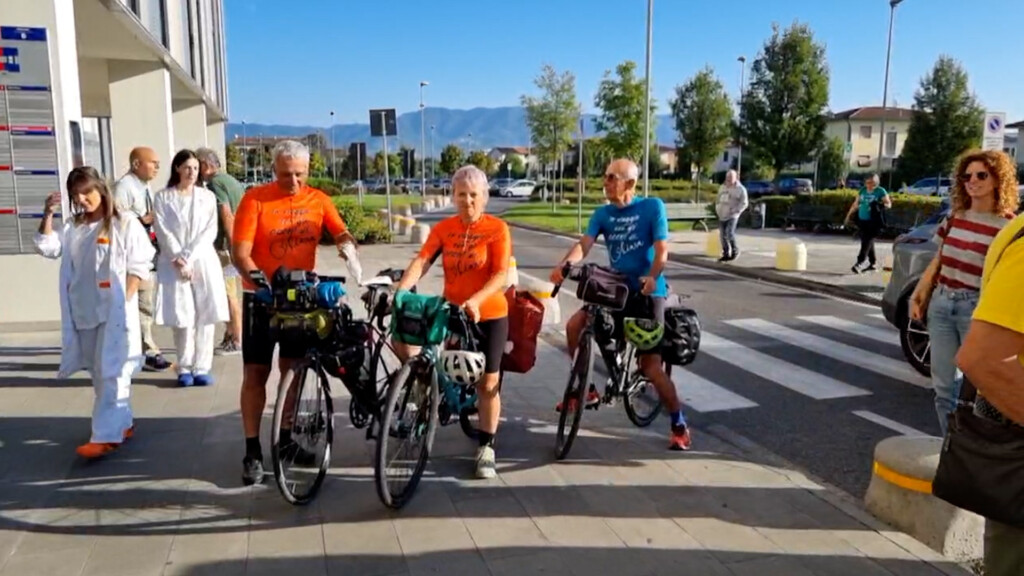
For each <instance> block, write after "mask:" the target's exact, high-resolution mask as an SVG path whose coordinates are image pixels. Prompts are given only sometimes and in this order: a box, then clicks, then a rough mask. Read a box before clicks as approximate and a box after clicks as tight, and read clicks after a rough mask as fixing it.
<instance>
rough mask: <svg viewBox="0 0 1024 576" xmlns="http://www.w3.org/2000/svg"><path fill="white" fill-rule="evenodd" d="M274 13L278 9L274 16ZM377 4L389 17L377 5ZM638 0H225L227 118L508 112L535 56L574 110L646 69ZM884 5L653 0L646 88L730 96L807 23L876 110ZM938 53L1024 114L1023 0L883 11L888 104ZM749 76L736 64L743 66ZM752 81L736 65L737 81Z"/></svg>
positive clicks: (842, 0)
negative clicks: (570, 77)
mask: <svg viewBox="0 0 1024 576" xmlns="http://www.w3.org/2000/svg"><path fill="white" fill-rule="evenodd" d="M286 6H287V7H286ZM384 6H387V7H388V10H387V11H381V10H380V8H383V7H384ZM646 6H647V2H646V1H645V0H517V1H514V2H497V1H493V0H435V1H429V2H428V1H422V0H396V1H393V2H386V3H385V2H365V1H364V2H359V1H353V0H294V1H293V2H289V3H287V4H286V3H283V2H279V1H277V0H225V12H226V20H227V46H228V75H229V91H230V106H231V120H232V121H236V122H237V121H241V120H246V121H248V122H254V123H255V122H259V123H279V124H308V125H314V126H327V125H328V124H330V116H329V112H330V111H331V110H334V111H335V113H336V116H335V120H336V122H339V123H342V122H363V123H365V122H366V121H367V119H366V118H367V110H368V109H369V108H383V107H395V108H397V109H398V110H399V112H400V113H401V112H406V111H412V110H415V109H417V107H418V104H419V81H420V80H427V81H429V82H430V86H428V87H427V89H426V102H427V105H428V106H443V107H447V108H473V107H494V106H508V105H517V104H518V103H519V97H520V95H521V94H523V93H528V92H533V91H534V86H533V78H534V77H535V76H536V75H537V73H538V72H539V70H540V68H541V66H542V65H543V64H545V63H549V64H552V65H553V66H555V67H556V68H557V69H559V70H572V71H573V72H575V74H576V82H577V84H576V85H577V94H578V97H579V99H580V101H581V102H582V103H583V106H584V109H585V110H587V111H590V110H592V109H593V97H594V92H595V91H596V89H597V85H598V83H599V82H600V80H601V77H602V75H603V74H604V72H605V70H608V69H612V68H614V66H615V65H616V64H617V63H619V62H621V61H623V60H626V59H632V60H634V61H636V62H637V63H638V65H639V66H640V69H641V71H642V70H643V65H644V53H645V51H644V48H645V42H646V38H645V24H646V17H647V12H646ZM888 19H889V5H888V2H887V1H886V0H732V1H729V0H725V1H722V0H718V1H716V0H657V1H656V2H655V4H654V50H653V57H652V68H653V73H652V79H653V82H652V90H653V95H654V97H655V98H656V99H657V101H658V104H659V108H658V112H659V113H667V111H668V106H667V101H668V99H669V98H671V97H672V95H673V94H674V87H675V86H676V85H678V84H681V83H683V82H685V81H686V80H687V79H688V78H689V77H690V76H692V75H693V74H694V73H695V72H696V71H697V70H699V69H700V68H702V67H703V66H704V65H710V66H712V67H713V68H714V69H715V71H716V72H717V73H718V74H719V76H720V78H722V80H723V82H724V83H725V85H726V87H727V88H728V90H729V92H730V94H731V95H735V93H736V91H737V90H738V86H739V75H740V71H739V63H738V62H737V61H736V58H737V57H738V56H740V55H745V56H746V57H747V59H748V66H749V65H750V63H751V62H752V61H753V59H754V57H755V56H756V54H757V52H758V50H759V49H760V47H761V46H762V45H763V43H764V40H765V39H766V38H767V37H768V36H769V35H770V34H771V25H772V23H773V22H779V23H780V24H782V25H783V26H787V25H788V24H790V23H791V22H793V21H794V20H799V21H800V22H804V23H808V24H810V25H811V27H812V28H813V30H814V32H815V37H816V39H817V40H819V41H822V42H824V43H825V45H826V48H827V56H828V61H829V66H830V69H831V77H832V82H831V106H832V109H833V110H835V111H839V110H843V109H846V108H852V107H856V106H866V105H879V104H881V100H882V84H883V77H884V66H885V49H886V34H887V27H888ZM940 54H949V55H951V56H953V57H954V58H956V59H958V60H959V61H960V62H961V63H962V64H963V65H964V66H965V67H966V69H967V71H968V73H969V75H970V80H971V86H972V88H973V90H974V91H975V92H976V93H977V95H978V97H979V98H980V100H981V102H982V104H983V105H984V106H985V107H986V108H988V109H990V110H997V111H1004V112H1006V113H1007V114H1008V115H1009V118H1008V120H1009V121H1011V122H1013V121H1019V120H1024V1H1021V0H990V1H988V2H984V3H981V2H966V1H965V0H904V2H903V3H902V4H901V5H899V7H898V8H897V11H896V24H895V31H894V37H893V56H892V68H891V77H890V85H889V93H890V105H893V99H895V103H896V104H898V105H900V106H908V107H909V106H910V105H911V104H912V102H913V95H914V91H915V89H916V88H917V85H918V82H919V81H920V78H921V77H922V76H923V75H924V74H925V73H927V72H928V71H929V70H930V69H931V67H932V65H933V64H934V62H935V60H936V58H937V57H938V56H939V55H940ZM748 70H749V69H748ZM748 77H749V72H748Z"/></svg>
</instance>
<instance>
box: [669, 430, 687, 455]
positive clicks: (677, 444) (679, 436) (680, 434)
mask: <svg viewBox="0 0 1024 576" xmlns="http://www.w3.org/2000/svg"><path fill="white" fill-rule="evenodd" d="M692 445H693V441H692V440H691V439H690V428H689V427H688V426H673V427H672V430H671V432H669V437H668V448H669V450H682V451H686V450H689V449H690V446H692Z"/></svg>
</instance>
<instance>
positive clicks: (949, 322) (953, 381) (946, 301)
mask: <svg viewBox="0 0 1024 576" xmlns="http://www.w3.org/2000/svg"><path fill="white" fill-rule="evenodd" d="M977 305H978V293H977V292H976V291H974V290H950V289H949V288H946V287H945V286H942V285H939V286H937V287H936V288H935V291H934V292H933V293H932V300H931V302H930V303H929V305H928V337H929V339H930V341H931V363H932V388H933V389H934V390H935V412H936V413H937V414H938V416H939V428H940V429H941V430H942V435H943V436H945V435H946V427H947V424H948V423H947V421H946V417H947V416H948V415H949V414H950V413H951V412H953V409H954V408H956V402H957V399H958V398H959V397H960V384H961V382H963V373H962V372H960V369H959V368H957V366H956V353H957V351H958V350H960V345H961V344H963V342H964V338H965V337H966V336H967V330H968V329H969V328H970V327H971V316H973V315H974V308H975V307H976V306H977Z"/></svg>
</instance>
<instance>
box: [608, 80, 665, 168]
mask: <svg viewBox="0 0 1024 576" xmlns="http://www.w3.org/2000/svg"><path fill="white" fill-rule="evenodd" d="M615 75H616V76H617V77H616V78H613V77H612V73H611V71H610V70H609V71H606V72H605V73H604V79H603V80H601V84H600V86H598V88H597V95H596V96H595V97H594V105H595V106H597V107H598V108H599V109H600V110H601V114H600V115H598V117H597V118H596V119H595V120H594V127H595V128H597V130H598V131H599V132H604V133H605V136H604V142H605V145H606V146H607V147H608V149H609V150H611V152H612V154H613V155H614V156H615V157H617V158H630V159H632V160H634V161H639V160H642V159H643V155H644V124H645V123H646V116H645V110H644V82H645V79H644V78H637V76H636V63H635V62H633V61H630V60H627V61H625V62H623V63H621V64H619V65H618V66H616V67H615ZM649 106H650V107H651V126H650V128H651V140H650V141H651V142H652V143H653V142H654V141H655V140H654V124H655V123H654V112H655V110H656V109H657V106H655V104H654V101H653V100H651V102H650V104H649Z"/></svg>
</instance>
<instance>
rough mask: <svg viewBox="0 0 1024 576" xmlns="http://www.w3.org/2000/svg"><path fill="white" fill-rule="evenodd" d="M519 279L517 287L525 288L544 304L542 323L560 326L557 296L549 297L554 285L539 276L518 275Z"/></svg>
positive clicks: (560, 316)
mask: <svg viewBox="0 0 1024 576" xmlns="http://www.w3.org/2000/svg"><path fill="white" fill-rule="evenodd" d="M517 274H518V273H517ZM519 280H520V281H521V283H520V284H518V286H519V289H520V290H526V291H527V292H529V293H530V294H532V295H533V297H534V298H536V299H537V300H540V303H541V304H543V305H544V324H545V325H552V324H553V325H557V326H561V325H562V309H561V306H560V305H559V304H558V299H557V298H552V297H551V290H552V289H554V287H555V285H554V284H552V283H551V282H546V281H544V280H540V279H539V278H534V277H532V276H526V275H523V276H522V277H520V278H519ZM563 288H564V286H563Z"/></svg>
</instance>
